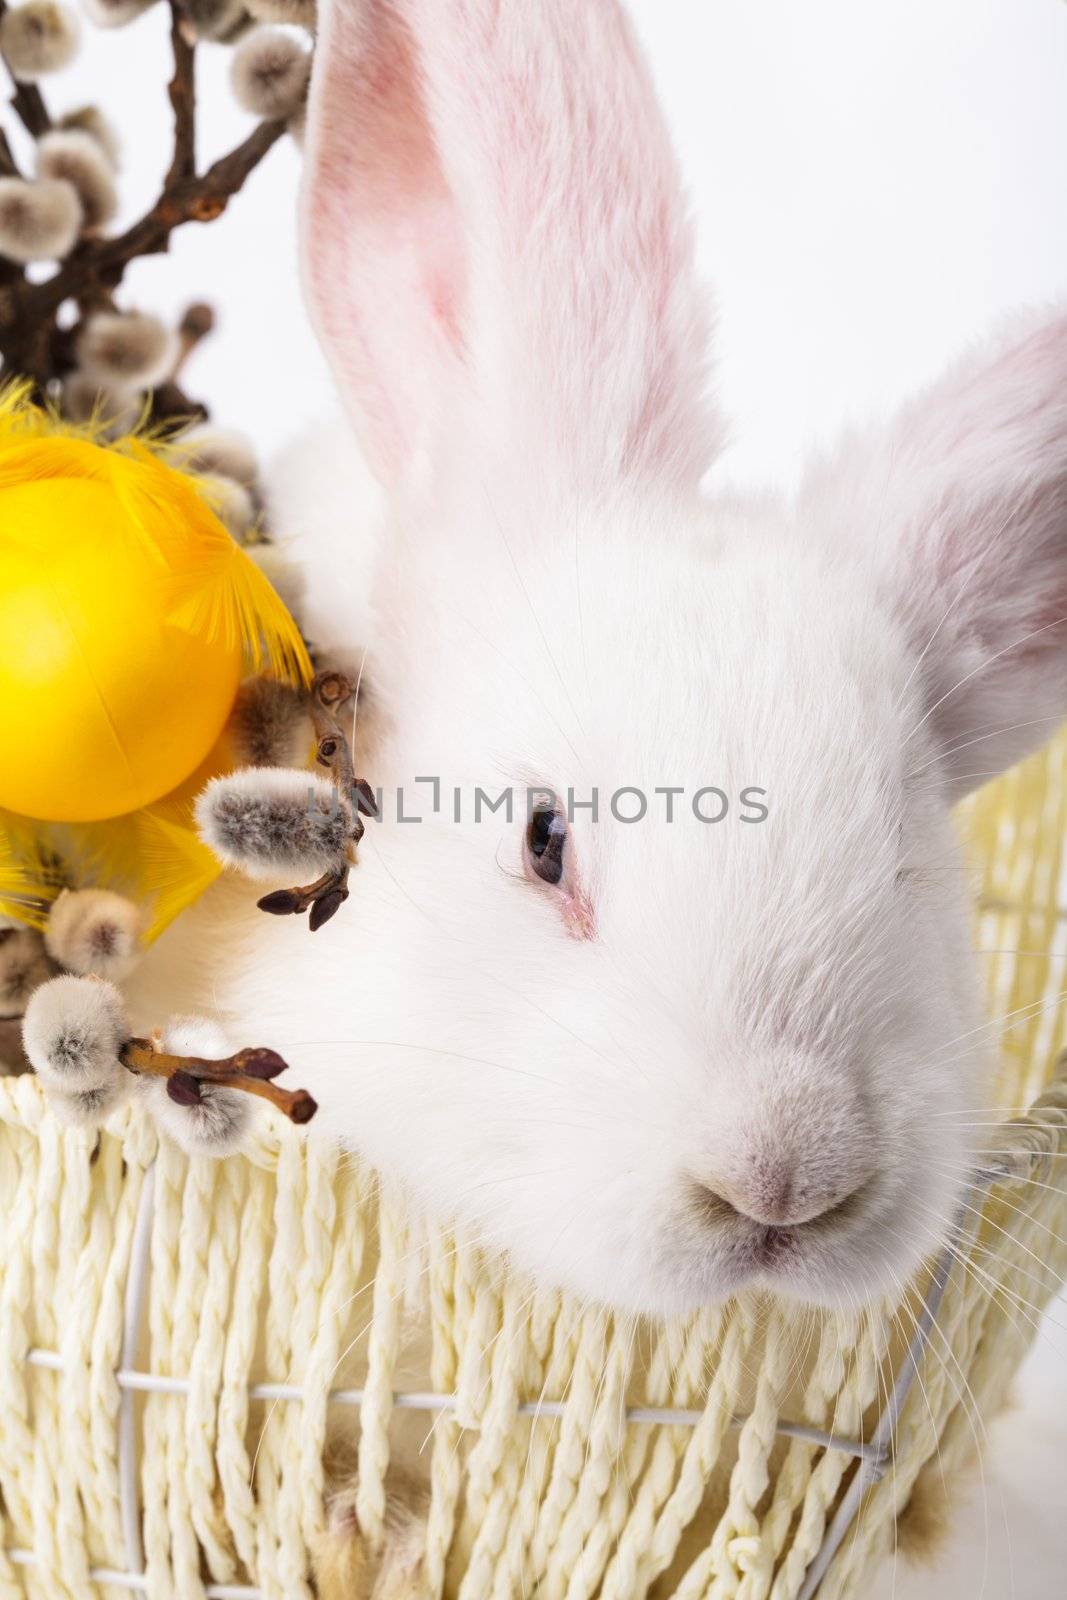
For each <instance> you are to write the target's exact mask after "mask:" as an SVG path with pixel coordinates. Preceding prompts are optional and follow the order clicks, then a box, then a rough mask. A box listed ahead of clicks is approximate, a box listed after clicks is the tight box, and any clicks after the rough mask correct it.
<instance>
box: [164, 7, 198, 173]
mask: <svg viewBox="0 0 1067 1600" xmlns="http://www.w3.org/2000/svg"><path fill="white" fill-rule="evenodd" d="M170 47H171V50H172V51H173V53H174V73H173V76H172V77H171V80H170V82H169V83H168V84H167V98H168V100H169V101H170V103H171V106H172V107H173V110H174V154H173V156H172V157H171V163H170V166H169V167H168V168H167V176H166V178H165V179H164V184H163V187H164V189H170V188H172V187H173V185H174V184H176V183H180V182H181V181H182V180H183V179H184V178H192V177H193V176H195V173H196V46H195V44H194V42H193V40H192V38H191V37H190V34H189V29H188V25H187V21H186V18H185V17H184V15H183V13H182V11H181V8H180V7H179V6H178V5H176V4H175V0H171V4H170Z"/></svg>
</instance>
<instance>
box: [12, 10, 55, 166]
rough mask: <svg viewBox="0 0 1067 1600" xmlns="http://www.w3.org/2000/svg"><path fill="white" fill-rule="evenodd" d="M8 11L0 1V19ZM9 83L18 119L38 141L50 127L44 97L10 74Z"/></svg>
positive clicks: (50, 123) (36, 89)
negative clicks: (11, 87)
mask: <svg viewBox="0 0 1067 1600" xmlns="http://www.w3.org/2000/svg"><path fill="white" fill-rule="evenodd" d="M7 10H8V4H7V0H0V18H2V17H3V15H4V12H5V11H7ZM9 70H10V69H9ZM11 82H12V85H13V90H14V92H13V93H12V96H11V104H12V105H13V106H14V108H15V110H16V111H17V112H18V115H19V119H20V121H21V122H22V125H23V127H24V128H25V129H26V131H27V133H30V134H32V136H33V137H34V138H35V139H39V138H40V137H41V135H42V133H47V132H48V130H49V128H50V127H51V126H52V119H51V117H50V116H49V115H48V107H47V106H46V105H45V103H44V95H43V94H42V93H41V91H40V89H38V87H37V85H36V84H35V83H20V82H19V80H18V79H17V78H16V77H15V75H14V73H11Z"/></svg>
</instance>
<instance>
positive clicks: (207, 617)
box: [0, 383, 312, 938]
mask: <svg viewBox="0 0 1067 1600" xmlns="http://www.w3.org/2000/svg"><path fill="white" fill-rule="evenodd" d="M0 499H2V507H0V563H6V565H5V566H4V572H5V574H6V580H5V581H6V583H7V588H6V590H3V591H0V601H4V600H6V602H7V604H8V607H9V618H8V626H9V627H13V628H15V629H16V630H17V629H19V628H22V629H23V630H24V635H25V637H26V639H27V640H33V641H34V643H35V645H36V649H35V650H34V651H31V652H26V653H24V652H19V651H16V652H15V653H14V655H13V656H12V655H10V654H9V656H8V658H7V660H6V662H5V663H3V664H0V719H2V720H3V722H4V725H5V730H6V737H5V742H4V745H3V746H0V780H2V781H0V788H2V787H3V786H4V785H6V788H7V791H8V792H7V794H6V795H5V797H4V800H5V803H6V805H7V806H8V807H9V808H11V807H12V806H13V807H14V808H15V810H17V811H19V812H27V813H29V812H33V815H34V817H35V818H40V819H47V818H51V819H56V820H51V821H48V820H32V821H31V820H30V819H29V817H28V816H23V817H19V816H16V815H14V812H13V811H12V810H11V809H9V810H8V811H7V812H6V813H0V909H2V910H3V911H4V912H5V914H8V915H12V916H16V917H19V918H21V919H23V920H26V921H35V922H36V924H37V925H40V923H41V922H42V921H43V920H44V918H45V917H46V915H47V906H48V904H49V902H50V901H51V899H52V898H54V896H55V894H56V893H57V892H58V888H59V887H61V886H62V884H63V883H64V882H66V883H70V884H71V885H72V886H77V887H81V886H89V885H92V884H99V885H104V886H108V887H111V888H114V889H116V890H118V891H119V892H122V893H126V894H128V895H130V896H131V897H132V898H133V899H135V900H137V901H138V903H141V904H144V905H145V906H146V911H147V910H148V909H149V908H150V911H149V916H150V931H149V937H150V938H153V937H155V935H156V934H158V933H159V932H161V931H162V929H163V927H165V926H166V925H167V923H169V922H170V921H172V920H173V918H174V917H175V916H177V915H178V913H179V911H181V910H182V909H183V908H184V907H185V906H186V905H188V904H189V903H190V902H191V901H192V900H194V899H196V897H197V896H198V895H199V894H201V893H202V892H203V890H204V889H205V888H206V887H207V886H208V884H209V883H210V882H212V881H213V879H214V878H215V877H217V876H218V873H219V867H218V863H217V862H216V860H215V858H214V856H213V855H212V854H211V853H210V852H209V851H208V850H207V849H206V848H205V847H204V846H203V845H202V844H201V843H200V841H199V839H198V838H197V835H196V832H195V829H194V827H193V822H192V800H193V798H194V797H195V794H196V793H197V792H199V789H200V788H201V787H202V786H203V783H204V782H205V781H206V780H207V778H208V777H210V776H213V775H214V773H215V772H217V771H219V770H222V769H223V768H222V765H220V763H221V762H222V761H223V756H222V751H223V750H224V748H225V742H224V734H223V736H222V738H221V740H220V736H219V730H220V727H221V725H222V722H223V721H224V719H225V717H226V715H227V710H228V707H229V706H230V704H231V697H232V695H233V693H234V691H235V687H236V684H237V681H238V678H239V676H240V673H241V670H242V666H243V669H244V670H245V671H254V672H260V671H266V672H269V673H271V674H272V675H273V676H276V677H278V678H280V679H282V680H284V681H288V682H292V683H294V684H305V685H306V684H307V683H309V682H310V680H311V673H312V669H311V663H310V661H309V658H308V654H307V650H306V648H305V645H304V642H303V640H302V638H301V636H300V632H299V630H298V628H297V626H296V624H295V623H294V621H293V619H292V617H291V616H290V615H289V613H288V611H287V610H286V608H285V606H284V604H283V603H282V601H281V599H280V598H279V596H278V594H277V593H276V591H275V590H274V589H273V587H272V586H271V584H270V583H269V581H268V580H267V578H266V577H265V576H264V574H263V573H262V572H261V570H260V569H259V567H258V566H257V565H256V564H255V562H253V561H252V559H251V558H250V557H249V556H248V554H247V553H246V552H245V551H244V550H243V549H242V548H241V547H240V546H239V545H238V544H237V542H236V541H235V540H234V539H233V538H232V536H231V535H230V533H229V532H228V531H227V529H226V528H225V527H224V525H223V524H222V522H221V521H220V520H219V518H218V517H217V516H216V514H215V512H214V510H213V509H212V506H211V503H210V487H209V486H208V485H206V484H205V483H204V482H203V481H201V480H199V479H197V478H196V477H195V476H194V475H193V474H191V473H189V472H188V471H186V470H184V468H183V447H182V446H181V444H180V442H179V443H170V442H165V441H163V440H162V439H161V438H160V437H159V436H158V434H157V435H153V434H152V433H151V431H149V430H148V429H146V428H144V427H140V428H138V429H136V430H134V432H132V433H131V434H129V435H127V436H125V437H124V438H122V439H119V440H116V441H113V442H108V441H106V440H105V439H104V437H103V430H102V429H101V427H100V425H99V423H98V422H97V421H90V422H88V423H84V424H82V425H72V424H71V423H69V422H67V421H66V420H64V419H62V418H60V417H59V416H57V415H56V414H55V413H54V412H52V411H50V410H48V409H47V408H45V407H42V406H39V405H36V404H34V403H33V402H32V400H31V398H30V388H29V385H27V384H24V383H20V384H13V385H10V386H8V387H7V388H6V389H0ZM20 662H21V663H23V664H22V665H20ZM27 663H29V665H27ZM42 663H43V664H44V666H46V667H47V672H45V671H43V670H42ZM49 673H50V674H51V676H49V675H48V674H49ZM27 674H28V676H27ZM164 730H165V734H166V737H160V735H162V733H163V732H164ZM205 751H207V752H208V753H207V755H205ZM186 761H187V762H188V765H185V764H183V763H185V762H186ZM167 762H169V763H170V765H169V766H168V765H167ZM193 768H195V770H191V769H193ZM119 812H121V813H123V814H122V815H117V813H119ZM59 819H62V820H59Z"/></svg>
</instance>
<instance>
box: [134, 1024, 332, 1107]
mask: <svg viewBox="0 0 1067 1600" xmlns="http://www.w3.org/2000/svg"><path fill="white" fill-rule="evenodd" d="M119 1059H120V1061H121V1062H122V1064H123V1066H124V1067H126V1068H127V1069H128V1070H129V1071H130V1072H136V1073H143V1074H147V1075H149V1076H151V1077H157V1078H166V1079H167V1080H168V1084H169V1083H171V1082H174V1080H177V1086H178V1089H179V1092H178V1093H177V1094H175V1095H174V1096H173V1098H175V1099H177V1100H179V1101H180V1102H182V1103H187V1104H195V1103H196V1101H197V1100H198V1099H199V1098H200V1085H201V1084H205V1083H206V1084H212V1085H217V1086H218V1087H219V1088H222V1089H238V1090H240V1091H241V1092H242V1093H244V1094H252V1095H257V1096H258V1097H259V1098H260V1099H261V1100H269V1101H270V1103H271V1105H272V1106H274V1107H275V1108H276V1109H277V1110H278V1111H280V1112H282V1114H283V1115H284V1116H286V1117H288V1118H289V1120H290V1122H296V1123H305V1122H310V1121H311V1119H312V1117H313V1116H314V1115H315V1113H316V1111H317V1110H318V1105H317V1103H316V1101H315V1100H314V1099H313V1098H312V1096H311V1095H310V1094H309V1093H308V1092H307V1090H306V1089H279V1088H278V1086H277V1084H276V1083H274V1081H273V1080H274V1079H275V1078H276V1077H278V1075H279V1074H280V1073H282V1072H285V1071H286V1070H287V1065H288V1064H287V1063H286V1062H285V1061H284V1060H283V1059H282V1057H281V1056H280V1055H278V1053H277V1051H275V1050H267V1049H265V1048H262V1047H255V1048H251V1049H245V1050H238V1051H237V1052H236V1054H235V1055H232V1056H227V1057H226V1058H225V1059H224V1060H221V1061H208V1060H205V1059H204V1058H203V1057H202V1056H175V1055H169V1054H168V1053H167V1052H166V1051H165V1050H157V1049H156V1048H155V1046H154V1045H153V1043H152V1041H151V1040H150V1039H130V1040H128V1041H127V1042H126V1044H124V1045H123V1047H122V1049H121V1051H120V1052H119Z"/></svg>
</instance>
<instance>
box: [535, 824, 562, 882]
mask: <svg viewBox="0 0 1067 1600" xmlns="http://www.w3.org/2000/svg"><path fill="white" fill-rule="evenodd" d="M566 837H567V824H566V822H565V821H564V820H563V818H562V817H561V816H560V815H559V813H558V812H557V811H535V812H534V814H533V816H532V817H531V818H530V821H529V825H528V826H527V829H526V848H527V850H528V851H529V853H530V865H531V866H532V867H533V870H534V871H535V872H536V873H537V876H538V877H539V878H543V879H544V881H545V883H558V882H559V880H560V879H561V878H562V876H563V846H564V842H565V840H566Z"/></svg>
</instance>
